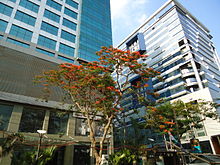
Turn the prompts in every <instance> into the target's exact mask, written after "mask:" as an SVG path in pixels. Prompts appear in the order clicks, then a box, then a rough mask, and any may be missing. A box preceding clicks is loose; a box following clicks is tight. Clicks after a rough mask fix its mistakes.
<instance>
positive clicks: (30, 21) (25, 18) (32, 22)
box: [15, 10, 36, 26]
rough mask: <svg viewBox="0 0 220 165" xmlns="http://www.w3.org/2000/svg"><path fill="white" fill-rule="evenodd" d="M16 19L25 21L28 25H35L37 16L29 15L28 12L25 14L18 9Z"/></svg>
mask: <svg viewBox="0 0 220 165" xmlns="http://www.w3.org/2000/svg"><path fill="white" fill-rule="evenodd" d="M15 19H17V20H19V21H21V22H24V23H26V24H28V25H31V26H34V25H35V22H36V18H34V17H32V16H30V15H28V14H25V13H23V12H21V11H19V10H18V11H17V12H16V14H15Z"/></svg>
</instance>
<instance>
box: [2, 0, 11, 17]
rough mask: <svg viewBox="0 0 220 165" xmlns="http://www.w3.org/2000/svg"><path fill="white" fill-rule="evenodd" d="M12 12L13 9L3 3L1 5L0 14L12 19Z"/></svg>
mask: <svg viewBox="0 0 220 165" xmlns="http://www.w3.org/2000/svg"><path fill="white" fill-rule="evenodd" d="M12 10H13V8H12V7H10V6H8V5H5V4H3V3H0V13H2V14H5V15H7V16H9V17H10V16H11V13H12Z"/></svg>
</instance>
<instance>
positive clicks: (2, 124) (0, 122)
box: [0, 104, 13, 131]
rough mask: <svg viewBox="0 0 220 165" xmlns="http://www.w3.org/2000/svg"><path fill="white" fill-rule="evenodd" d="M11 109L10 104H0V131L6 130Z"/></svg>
mask: <svg viewBox="0 0 220 165" xmlns="http://www.w3.org/2000/svg"><path fill="white" fill-rule="evenodd" d="M12 111H13V106H12V105H4V104H0V130H1V131H7V128H8V124H9V121H10V117H11V113H12Z"/></svg>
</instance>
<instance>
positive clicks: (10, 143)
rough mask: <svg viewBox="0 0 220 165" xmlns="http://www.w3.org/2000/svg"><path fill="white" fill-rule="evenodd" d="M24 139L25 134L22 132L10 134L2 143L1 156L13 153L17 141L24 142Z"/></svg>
mask: <svg viewBox="0 0 220 165" xmlns="http://www.w3.org/2000/svg"><path fill="white" fill-rule="evenodd" d="M23 140H24V136H23V135H22V134H20V133H13V134H11V135H8V136H7V137H6V139H5V140H4V141H3V144H2V145H1V149H0V158H1V157H3V156H7V155H8V154H9V153H11V152H12V151H13V150H14V148H15V146H16V143H17V142H22V141H23Z"/></svg>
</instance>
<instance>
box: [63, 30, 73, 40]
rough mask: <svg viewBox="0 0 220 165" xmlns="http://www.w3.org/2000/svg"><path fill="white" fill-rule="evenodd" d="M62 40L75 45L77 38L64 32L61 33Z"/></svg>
mask: <svg viewBox="0 0 220 165" xmlns="http://www.w3.org/2000/svg"><path fill="white" fill-rule="evenodd" d="M61 38H63V39H65V40H67V41H70V42H73V43H75V38H76V36H75V35H74V34H71V33H69V32H66V31H64V30H62V31H61Z"/></svg>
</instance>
